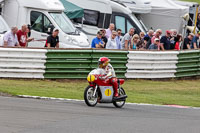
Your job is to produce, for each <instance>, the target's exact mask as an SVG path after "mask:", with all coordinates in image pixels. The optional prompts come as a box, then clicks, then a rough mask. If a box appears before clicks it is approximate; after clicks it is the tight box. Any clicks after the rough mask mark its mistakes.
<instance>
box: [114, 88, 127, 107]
mask: <svg viewBox="0 0 200 133" xmlns="http://www.w3.org/2000/svg"><path fill="white" fill-rule="evenodd" d="M123 95H126V92H125V90H124V89H123V88H122V87H121V88H120V89H119V96H123ZM125 103H126V100H124V101H114V102H113V105H114V106H115V107H116V108H122V107H123V106H124V104H125Z"/></svg>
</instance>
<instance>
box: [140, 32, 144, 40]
mask: <svg viewBox="0 0 200 133" xmlns="http://www.w3.org/2000/svg"><path fill="white" fill-rule="evenodd" d="M140 40H141V41H142V40H144V32H140Z"/></svg>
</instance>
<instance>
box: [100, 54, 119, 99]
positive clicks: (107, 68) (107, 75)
mask: <svg viewBox="0 0 200 133" xmlns="http://www.w3.org/2000/svg"><path fill="white" fill-rule="evenodd" d="M98 65H99V68H101V69H103V70H104V72H103V75H104V76H103V77H102V78H101V79H102V80H105V79H109V82H110V83H111V84H112V85H113V88H114V97H118V96H119V94H118V91H117V89H118V83H117V77H116V74H115V70H114V68H113V67H112V65H111V64H110V59H109V58H107V57H101V58H100V59H99V62H98Z"/></svg>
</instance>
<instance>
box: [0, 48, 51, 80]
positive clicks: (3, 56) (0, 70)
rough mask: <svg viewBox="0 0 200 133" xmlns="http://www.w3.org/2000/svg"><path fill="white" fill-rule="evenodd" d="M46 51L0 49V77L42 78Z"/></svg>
mask: <svg viewBox="0 0 200 133" xmlns="http://www.w3.org/2000/svg"><path fill="white" fill-rule="evenodd" d="M46 52H47V50H39V49H20V48H0V77H4V78H44V76H43V74H44V73H45V66H44V64H45V62H46Z"/></svg>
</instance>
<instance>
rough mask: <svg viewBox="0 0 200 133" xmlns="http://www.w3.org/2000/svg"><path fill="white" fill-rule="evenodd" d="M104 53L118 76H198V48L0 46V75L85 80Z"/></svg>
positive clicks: (199, 68) (147, 77)
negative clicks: (41, 47) (146, 48)
mask: <svg viewBox="0 0 200 133" xmlns="http://www.w3.org/2000/svg"><path fill="white" fill-rule="evenodd" d="M103 56H105V57H109V58H110V59H111V64H112V65H113V67H114V69H115V71H116V74H117V77H119V78H146V79H160V78H179V77H193V76H200V50H189V51H180V52H178V51H167V52H166V51H165V52H163V51H129V52H127V51H115V50H95V49H88V50H85V49H74V50H72V49H71V50H67V49H65V50H57V49H53V50H46V49H23V48H0V77H2V78H4V77H6V78H47V79H85V78H86V77H87V75H88V73H89V72H90V71H91V70H93V69H95V68H96V67H97V63H98V59H99V57H103Z"/></svg>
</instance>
